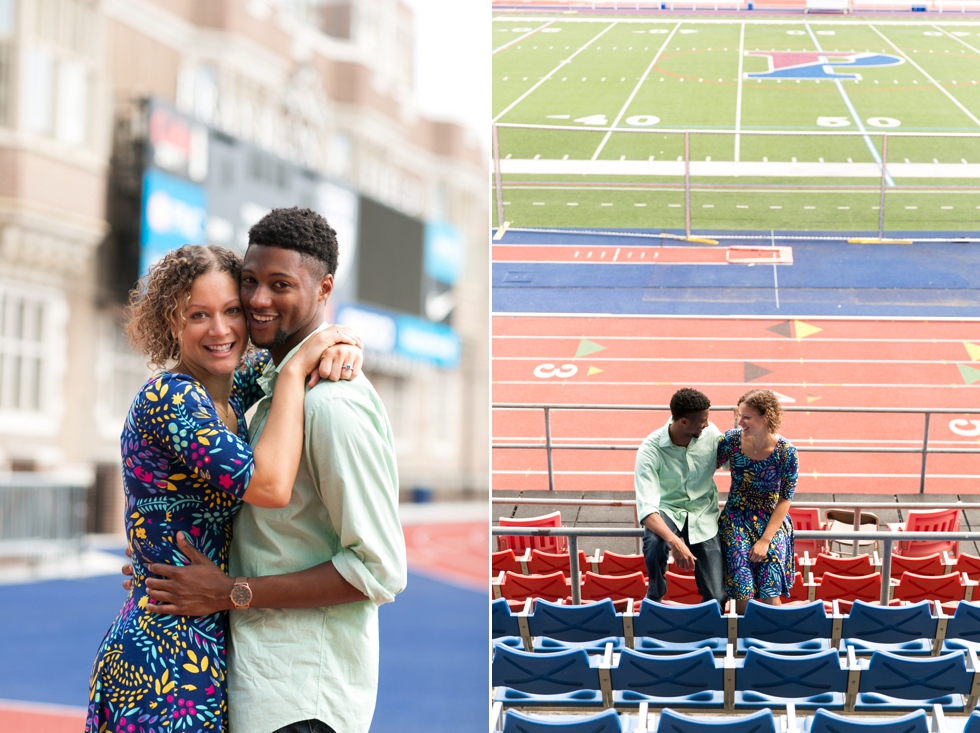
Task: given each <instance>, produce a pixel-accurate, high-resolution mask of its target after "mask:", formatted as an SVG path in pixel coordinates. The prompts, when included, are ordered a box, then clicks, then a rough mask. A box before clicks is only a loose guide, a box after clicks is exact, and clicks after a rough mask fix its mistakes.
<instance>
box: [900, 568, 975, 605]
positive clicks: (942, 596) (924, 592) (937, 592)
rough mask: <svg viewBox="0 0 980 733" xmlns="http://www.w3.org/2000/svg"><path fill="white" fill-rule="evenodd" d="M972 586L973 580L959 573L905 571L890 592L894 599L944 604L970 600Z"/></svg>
mask: <svg viewBox="0 0 980 733" xmlns="http://www.w3.org/2000/svg"><path fill="white" fill-rule="evenodd" d="M973 586H974V583H973V582H971V581H970V580H968V579H967V578H966V577H964V576H963V575H960V574H959V573H950V574H949V575H916V574H915V573H908V572H906V573H902V577H901V579H900V580H899V581H898V583H897V584H896V585H893V586H892V592H893V594H894V599H895V600H896V601H907V602H908V603H918V602H919V601H939V602H940V603H944V604H945V603H951V602H955V601H968V600H970V599H971V598H972V597H973Z"/></svg>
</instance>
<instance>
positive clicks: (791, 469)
mask: <svg viewBox="0 0 980 733" xmlns="http://www.w3.org/2000/svg"><path fill="white" fill-rule="evenodd" d="M735 416H736V422H737V424H738V429H736V430H729V431H728V432H727V433H725V434H724V435H723V436H722V437H721V438H720V439H719V442H718V466H719V467H721V466H723V465H725V464H728V466H729V468H730V470H731V473H732V484H731V488H730V489H729V494H728V501H727V502H726V504H725V506H724V508H723V509H722V510H721V516H720V517H719V519H718V525H719V527H720V530H721V541H722V545H723V547H724V551H725V560H726V564H727V571H726V576H727V590H728V597H729V598H730V599H732V600H733V601H735V608H736V611H737V612H738V613H739V614H742V613H745V607H746V605H747V604H748V602H749V599H751V598H755V599H757V600H759V601H762V602H763V603H769V604H772V605H775V606H778V605H780V600H779V597H780V596H789V589H790V588H791V587H792V585H793V580H794V578H795V577H796V558H795V555H794V551H793V523H792V520H791V519H790V517H789V506H790V502H791V501H792V499H793V493H794V492H795V491H796V478H797V474H798V473H799V462H798V460H797V457H796V448H794V447H793V445H792V444H791V443H790V442H789V441H787V440H786V439H785V438H784V437H782V436H781V435H779V434H778V430H779V427H780V425H781V424H782V421H783V410H782V408H781V407H780V405H779V400H777V399H776V395H775V394H773V393H772V392H770V391H769V390H767V389H756V390H752V391H751V392H748V393H746V394H744V395H742V397H741V399H739V401H738V407H737V408H736V411H735Z"/></svg>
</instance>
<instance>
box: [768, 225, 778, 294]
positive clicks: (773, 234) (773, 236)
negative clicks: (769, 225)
mask: <svg viewBox="0 0 980 733" xmlns="http://www.w3.org/2000/svg"><path fill="white" fill-rule="evenodd" d="M769 242H770V244H771V245H772V246H773V247H775V246H776V231H775V230H774V229H770V230H769ZM772 282H773V287H774V288H775V289H776V307H777V308H778V307H779V275H777V274H776V266H775V265H773V266H772Z"/></svg>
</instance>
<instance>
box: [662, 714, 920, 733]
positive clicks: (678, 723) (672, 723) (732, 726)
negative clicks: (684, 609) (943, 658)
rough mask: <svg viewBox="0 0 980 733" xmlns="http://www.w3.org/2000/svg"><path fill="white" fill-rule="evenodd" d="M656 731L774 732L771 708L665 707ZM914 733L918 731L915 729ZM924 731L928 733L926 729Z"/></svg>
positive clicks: (697, 732)
mask: <svg viewBox="0 0 980 733" xmlns="http://www.w3.org/2000/svg"><path fill="white" fill-rule="evenodd" d="M657 733H776V721H775V719H774V718H773V715H772V710H768V709H767V710H759V711H758V712H755V713H752V714H751V715H742V716H739V717H737V718H721V719H719V718H717V717H710V718H709V717H703V718H695V717H691V716H688V715H681V714H679V713H675V712H674V711H673V710H671V709H670V708H665V709H664V711H663V713H661V714H660V723H659V725H658V726H657ZM915 733H919V732H918V731H915ZM925 733H928V731H926V732H925Z"/></svg>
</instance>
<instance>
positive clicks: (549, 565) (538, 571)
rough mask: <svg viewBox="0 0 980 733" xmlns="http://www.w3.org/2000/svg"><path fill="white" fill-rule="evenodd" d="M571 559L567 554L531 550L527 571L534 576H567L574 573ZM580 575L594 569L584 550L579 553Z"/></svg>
mask: <svg viewBox="0 0 980 733" xmlns="http://www.w3.org/2000/svg"><path fill="white" fill-rule="evenodd" d="M570 560H571V558H570V557H569V555H568V553H567V552H557V553H556V552H544V551H542V550H531V555H530V557H529V558H528V560H527V571H528V573H530V574H532V575H547V574H548V573H554V572H559V573H564V574H565V575H566V576H568V575H570V574H571V572H572V568H571V562H570ZM578 569H579V573H584V572H586V571H587V570H591V569H592V565H591V563H589V561H588V559H587V558H586V557H585V553H584V552H582V550H579V551H578Z"/></svg>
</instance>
